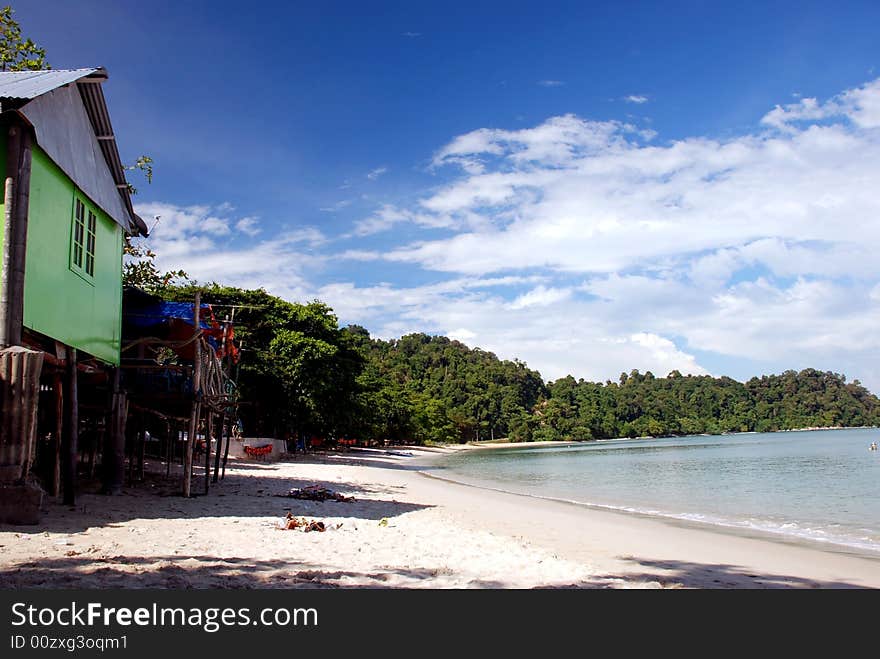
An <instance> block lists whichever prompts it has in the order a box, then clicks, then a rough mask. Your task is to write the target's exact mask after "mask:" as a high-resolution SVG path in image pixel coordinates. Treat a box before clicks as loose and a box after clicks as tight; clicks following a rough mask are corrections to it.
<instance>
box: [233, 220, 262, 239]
mask: <svg viewBox="0 0 880 659" xmlns="http://www.w3.org/2000/svg"><path fill="white" fill-rule="evenodd" d="M258 222H259V220H258V219H257V218H256V217H243V218H241V219H240V220H239V221H238V222H236V223H235V228H236V229H238V230H239V231H241V232H242V233H244V234H247V235H248V236H256V235H257V234H258V233H260V231H262V229H261V228H260V227H259V226H257V224H258Z"/></svg>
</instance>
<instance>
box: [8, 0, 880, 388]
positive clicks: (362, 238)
mask: <svg viewBox="0 0 880 659" xmlns="http://www.w3.org/2000/svg"><path fill="white" fill-rule="evenodd" d="M714 4H717V3H705V2H692V3H689V2H679V3H656V2H650V3H637V2H628V3H585V2H578V3H553V2H542V3H514V2H497V3H493V2H466V3H464V2H463V3H455V2H442V3H439V2H438V3H430V2H399V3H393V2H376V3H355V2H351V3H342V2H339V3H334V2H322V3H295V2H283V3H281V2H279V3H275V4H273V3H271V2H262V3H254V4H253V8H252V9H247V10H242V9H241V8H240V7H241V5H240V3H231V2H229V3H228V2H171V3H169V2H161V1H160V2H151V3H135V2H129V1H117V2H110V1H105V2H88V1H78V2H76V3H70V2H57V1H47V0H40V2H16V3H14V4H13V6H14V8H15V9H16V17H17V19H18V20H19V22H20V23H21V25H22V28H23V32H24V34H25V35H27V36H30V37H32V38H33V39H34V40H35V41H37V42H38V43H39V44H41V45H43V46H45V47H46V48H47V50H48V59H49V61H50V62H51V64H52V65H53V67H55V68H78V67H84V66H93V65H102V66H105V67H107V69H108V70H109V72H110V79H109V81H108V82H107V83H106V84H105V94H106V95H107V98H108V102H109V105H110V110H111V116H112V120H113V123H114V128H115V131H116V134H117V139H118V142H119V145H120V150H121V152H122V155H123V158H124V159H126V160H128V161H131V160H134V158H135V157H136V156H138V155H140V154H141V153H147V154H149V155H151V156H152V157H153V158H154V160H155V168H156V175H155V179H154V182H153V184H152V185H149V186H148V185H146V184H142V183H139V182H137V181H135V183H136V185H137V187H138V188H139V194H138V195H137V198H136V202H137V207H138V210H139V212H141V214H142V215H143V216H144V217H145V219H147V220H148V221H150V218H154V217H156V216H158V217H159V218H160V219H159V222H158V224H157V226H156V228H155V231H154V234H153V237H152V238H151V239H150V243H151V245H152V246H153V248H154V249H155V250H156V251H157V252H158V253H159V255H160V258H161V260H162V263H163V265H167V266H168V267H174V268H178V267H182V268H184V269H186V270H187V271H188V272H190V274H191V275H193V276H194V277H196V278H197V279H198V280H200V281H208V280H217V281H220V282H223V283H229V284H237V285H243V286H263V287H265V288H266V289H267V290H269V291H270V292H273V293H276V294H279V295H281V296H283V297H285V298H288V299H291V300H294V301H302V300H307V299H312V298H315V297H317V298H320V299H322V300H325V301H326V302H328V303H329V304H330V305H331V306H333V308H334V309H335V310H336V312H337V314H338V315H339V317H340V320H341V322H342V323H358V324H362V325H364V326H365V327H367V328H368V329H369V330H370V331H371V332H372V333H373V334H374V335H376V336H381V337H383V338H391V337H395V336H399V335H400V334H402V333H407V332H412V331H427V332H431V333H443V334H449V335H451V336H453V337H456V338H459V339H460V340H462V341H464V342H465V343H468V344H469V345H472V346H480V347H482V348H484V349H487V350H492V351H494V352H496V353H497V354H498V355H499V356H502V357H505V358H513V357H519V358H521V359H524V360H525V361H526V362H527V363H528V364H529V365H530V366H532V367H535V368H538V369H539V370H541V372H542V373H543V374H544V376H545V377H547V378H555V377H559V376H562V375H564V374H566V373H572V374H574V375H575V376H576V377H584V378H586V379H596V380H604V379H607V378H610V379H616V377H617V375H618V374H619V373H620V372H621V371H629V370H631V369H633V368H638V369H640V370H642V371H644V370H651V371H653V372H654V373H655V374H658V375H662V374H665V373H667V372H668V371H670V370H672V369H673V368H677V369H678V370H680V371H682V372H692V373H712V374H714V375H729V376H731V377H734V378H737V379H746V378H748V377H750V376H752V375H756V374H761V373H769V372H780V371H782V370H784V369H787V368H795V369H800V368H804V367H808V366H812V367H816V368H820V369H823V370H833V371H837V372H844V373H846V374H847V375H848V376H849V377H850V378H851V379H854V378H859V379H861V380H862V381H863V382H864V383H865V384H866V385H868V386H869V387H870V388H872V389H873V390H874V391H878V390H880V364H878V360H877V358H876V355H877V350H878V348H880V339H878V338H877V337H878V336H880V333H878V332H877V331H876V328H877V327H878V324H880V275H878V268H877V267H876V265H875V257H876V254H877V253H878V248H880V227H878V218H880V192H878V190H880V183H878V182H880V82H878V79H880V40H878V39H877V38H876V29H875V28H876V26H877V25H880V5H878V4H877V3H876V2H866V3H852V2H850V3H847V2H844V3H836V4H835V5H833V6H832V5H830V4H828V3H809V2H796V3H795V2H788V3H774V2H760V3H735V6H730V7H716V6H712V5H714ZM733 4H734V3H732V5H733Z"/></svg>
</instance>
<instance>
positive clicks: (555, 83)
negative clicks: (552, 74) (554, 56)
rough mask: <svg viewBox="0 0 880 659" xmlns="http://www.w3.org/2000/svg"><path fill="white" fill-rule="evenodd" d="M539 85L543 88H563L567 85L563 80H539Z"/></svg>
mask: <svg viewBox="0 0 880 659" xmlns="http://www.w3.org/2000/svg"><path fill="white" fill-rule="evenodd" d="M538 84H539V85H541V87H562V86H563V85H565V82H564V81H562V80H539V81H538Z"/></svg>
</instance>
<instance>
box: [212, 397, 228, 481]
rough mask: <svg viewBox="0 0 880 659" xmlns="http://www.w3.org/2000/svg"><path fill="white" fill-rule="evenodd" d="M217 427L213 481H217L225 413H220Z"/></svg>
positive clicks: (224, 427)
mask: <svg viewBox="0 0 880 659" xmlns="http://www.w3.org/2000/svg"><path fill="white" fill-rule="evenodd" d="M218 428H219V429H220V430H219V432H218V433H217V452H216V454H215V455H214V479H213V480H214V482H215V483H216V482H217V478H218V477H219V476H220V453H222V449H223V435H224V434H225V432H226V415H225V414H221V415H220V423H219V424H218Z"/></svg>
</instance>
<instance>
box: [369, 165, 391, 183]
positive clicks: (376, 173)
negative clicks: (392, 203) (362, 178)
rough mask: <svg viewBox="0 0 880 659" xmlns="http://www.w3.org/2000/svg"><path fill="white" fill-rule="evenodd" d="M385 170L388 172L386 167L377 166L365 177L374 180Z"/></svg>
mask: <svg viewBox="0 0 880 659" xmlns="http://www.w3.org/2000/svg"><path fill="white" fill-rule="evenodd" d="M387 172H388V168H387V167H377V168H376V169H374V170H372V171H371V172H370V173H368V174H367V178H368V179H370V180H371V181H375V180H376V179H377V178H379V177H380V176H382V174H385V173H387Z"/></svg>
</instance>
